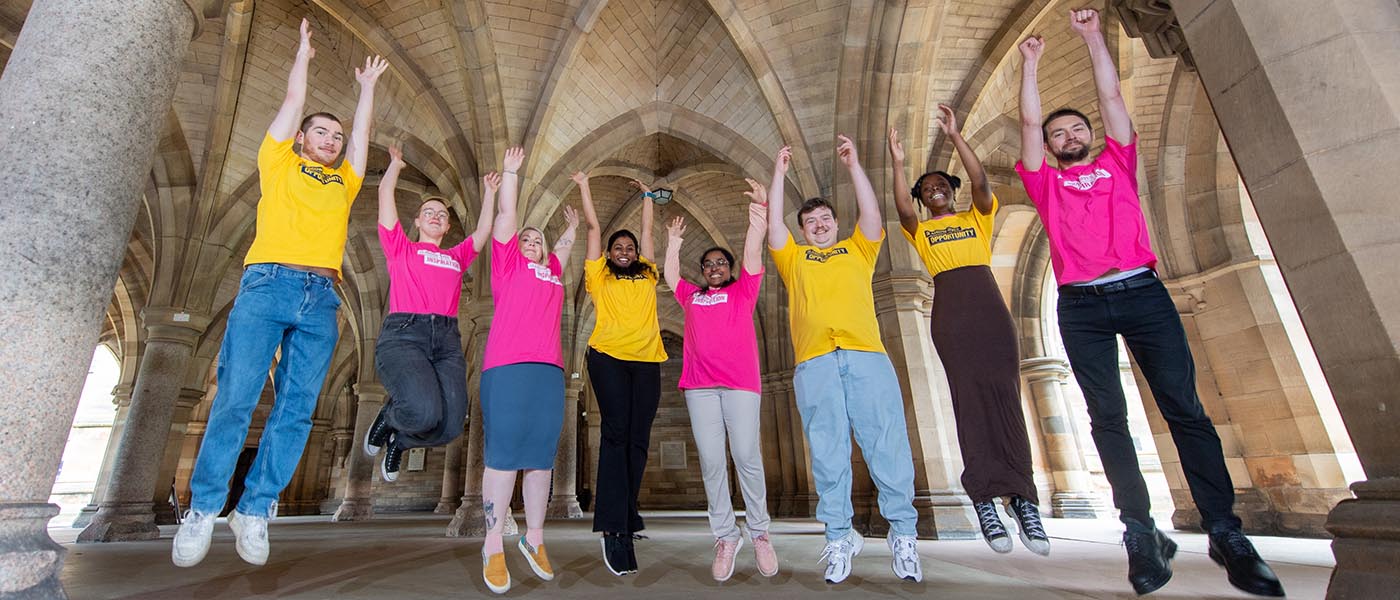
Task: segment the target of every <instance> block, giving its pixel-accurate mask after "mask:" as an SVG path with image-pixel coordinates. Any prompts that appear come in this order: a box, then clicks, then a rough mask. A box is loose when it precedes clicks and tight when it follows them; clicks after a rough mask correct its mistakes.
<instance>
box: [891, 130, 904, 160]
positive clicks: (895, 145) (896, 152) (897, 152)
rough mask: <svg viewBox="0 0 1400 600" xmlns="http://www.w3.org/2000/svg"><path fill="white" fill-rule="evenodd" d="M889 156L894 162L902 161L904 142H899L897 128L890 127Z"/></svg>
mask: <svg viewBox="0 0 1400 600" xmlns="http://www.w3.org/2000/svg"><path fill="white" fill-rule="evenodd" d="M890 158H892V159H894V162H897V163H900V164H903V163H904V144H901V143H899V130H898V129H895V128H893V127H891V128H890Z"/></svg>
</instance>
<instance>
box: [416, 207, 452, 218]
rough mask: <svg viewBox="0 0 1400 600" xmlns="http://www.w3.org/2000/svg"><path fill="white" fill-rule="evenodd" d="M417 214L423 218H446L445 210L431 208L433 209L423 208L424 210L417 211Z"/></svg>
mask: <svg viewBox="0 0 1400 600" xmlns="http://www.w3.org/2000/svg"><path fill="white" fill-rule="evenodd" d="M418 216H421V217H423V218H424V219H431V218H433V217H437V218H439V219H446V218H447V211H445V210H433V209H431V208H429V209H425V210H424V211H423V212H421V213H418Z"/></svg>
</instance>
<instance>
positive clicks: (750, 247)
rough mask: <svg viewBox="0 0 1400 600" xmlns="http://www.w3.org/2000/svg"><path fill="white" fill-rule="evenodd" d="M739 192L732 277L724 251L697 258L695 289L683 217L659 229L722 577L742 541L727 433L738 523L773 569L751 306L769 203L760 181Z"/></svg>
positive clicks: (767, 571)
mask: <svg viewBox="0 0 1400 600" xmlns="http://www.w3.org/2000/svg"><path fill="white" fill-rule="evenodd" d="M747 181H748V183H749V186H750V187H751V188H753V190H752V191H750V192H745V193H744V195H745V196H748V197H749V198H750V199H752V200H753V202H754V203H753V204H750V205H749V230H748V233H747V234H746V235H745V236H744V269H743V271H741V272H740V274H739V277H738V279H735V278H734V277H733V276H732V275H731V270H732V269H733V268H734V267H736V266H737V265H734V264H733V263H734V257H733V255H732V254H730V253H729V251H727V250H725V249H723V248H718V247H716V248H710V249H709V250H706V251H705V252H704V253H702V254H701V255H700V271H701V282H702V283H703V284H704V287H701V286H697V285H695V284H693V283H690V282H689V281H686V280H684V279H682V278H681V243H682V241H683V240H682V239H681V236H682V235H684V234H685V220H684V219H682V218H681V217H676V218H675V219H674V220H672V221H671V224H670V225H669V226H668V227H667V228H666V233H667V241H668V243H667V246H666V263H665V269H664V270H663V274H664V275H665V277H666V283H667V284H668V285H670V286H671V289H672V290H674V291H675V294H676V300H677V301H679V302H680V303H681V307H682V308H683V309H684V310H685V347H684V350H683V354H684V360H683V361H682V363H681V380H680V388H681V390H682V391H684V392H685V403H686V407H687V408H688V409H689V411H690V427H691V430H692V431H693V432H694V434H695V447H696V450H697V451H698V452H699V454H700V471H701V474H702V475H703V477H704V479H705V496H706V499H707V500H708V503H709V509H710V529H711V530H712V531H713V532H714V534H715V560H714V564H713V565H712V566H711V569H710V570H711V574H712V575H713V576H714V578H715V580H716V581H725V580H727V579H729V577H730V576H731V575H733V574H734V555H735V554H736V553H738V551H739V548H740V547H741V546H743V545H744V538H743V536H742V535H741V532H740V530H739V527H738V526H737V525H736V524H735V522H734V506H733V504H732V503H730V501H729V473H728V468H727V466H726V465H725V461H724V443H725V438H726V435H727V437H728V440H729V451H730V454H731V455H732V456H733V457H734V470H735V471H736V472H737V473H738V475H739V488H740V489H741V490H742V491H743V493H744V508H745V509H746V511H747V512H746V518H745V521H746V522H747V524H748V528H749V536H750V537H751V538H752V539H753V544H754V556H755V560H756V562H757V563H758V572H759V573H760V574H762V575H763V576H764V577H772V576H773V575H776V574H777V573H778V556H777V554H776V553H774V552H773V544H772V543H771V542H769V540H768V523H769V518H768V499H767V490H766V489H765V486H764V478H763V453H762V452H761V451H760V450H759V444H758V419H759V400H760V396H759V391H760V390H759V385H760V378H759V366H758V338H757V336H756V335H755V334H754V327H753V311H754V306H755V305H757V303H758V290H759V286H760V285H761V284H762V283H763V236H764V235H765V234H766V233H767V231H768V208H767V206H765V204H767V198H766V192H765V190H764V189H763V186H762V185H760V184H759V183H758V182H757V181H754V180H752V179H749V180H747Z"/></svg>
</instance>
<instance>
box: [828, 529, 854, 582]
mask: <svg viewBox="0 0 1400 600" xmlns="http://www.w3.org/2000/svg"><path fill="white" fill-rule="evenodd" d="M864 547H865V538H862V537H860V534H859V533H856V531H855V530H854V529H852V530H851V531H850V533H847V534H846V537H843V538H841V539H837V540H832V541H829V542H827V543H826V548H824V549H823V550H822V556H821V558H818V559H817V560H818V561H822V560H825V561H826V582H827V583H841V582H842V581H845V580H846V577H847V576H848V575H850V574H851V559H853V558H855V557H856V556H859V555H860V549H861V548H864Z"/></svg>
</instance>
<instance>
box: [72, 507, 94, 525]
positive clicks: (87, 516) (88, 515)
mask: <svg viewBox="0 0 1400 600" xmlns="http://www.w3.org/2000/svg"><path fill="white" fill-rule="evenodd" d="M95 514H97V505H96V504H89V505H87V506H84V507H83V509H82V510H80V511H78V518H76V519H73V524H72V525H70V527H72V528H73V529H82V528H84V527H87V526H88V523H91V522H92V516H93V515H95Z"/></svg>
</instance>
